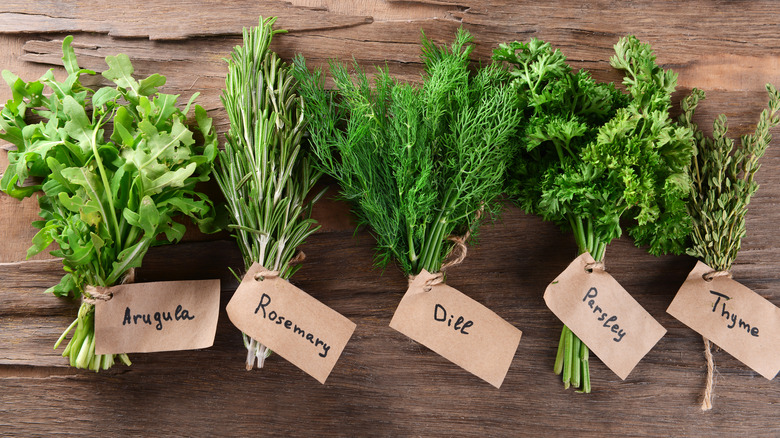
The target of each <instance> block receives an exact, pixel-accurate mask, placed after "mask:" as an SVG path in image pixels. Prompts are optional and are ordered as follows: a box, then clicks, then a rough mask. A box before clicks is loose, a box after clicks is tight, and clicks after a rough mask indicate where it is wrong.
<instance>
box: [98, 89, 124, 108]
mask: <svg viewBox="0 0 780 438" xmlns="http://www.w3.org/2000/svg"><path fill="white" fill-rule="evenodd" d="M121 95H122V94H121V93H120V92H119V91H118V90H117V89H116V88H111V87H103V88H101V89H99V90H97V91H96V92H95V94H94V95H92V105H93V106H94V107H101V106H103V105H105V104H106V103H107V102H109V101H112V100H116V99H117V98H119V96H121Z"/></svg>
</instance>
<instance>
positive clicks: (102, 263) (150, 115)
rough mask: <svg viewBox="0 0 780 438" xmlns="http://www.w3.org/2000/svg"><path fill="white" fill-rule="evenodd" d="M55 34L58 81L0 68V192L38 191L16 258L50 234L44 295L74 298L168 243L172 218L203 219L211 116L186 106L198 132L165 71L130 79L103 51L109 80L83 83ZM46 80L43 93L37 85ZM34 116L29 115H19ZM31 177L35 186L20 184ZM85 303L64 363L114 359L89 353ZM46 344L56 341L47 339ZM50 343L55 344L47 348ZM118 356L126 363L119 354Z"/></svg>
mask: <svg viewBox="0 0 780 438" xmlns="http://www.w3.org/2000/svg"><path fill="white" fill-rule="evenodd" d="M72 40H73V38H72V37H70V36H69V37H67V38H65V40H64V41H63V44H62V50H63V57H62V60H63V63H64V65H65V70H66V71H67V73H68V77H67V78H66V79H65V81H63V82H58V81H57V80H56V79H55V78H54V74H53V72H52V71H49V72H48V73H46V74H45V75H44V76H43V77H41V79H40V80H38V81H35V82H25V81H23V80H22V79H20V78H18V77H16V76H15V75H13V74H12V73H10V72H8V71H4V72H3V77H4V78H5V80H6V82H8V84H9V85H10V87H11V89H12V91H13V97H12V99H11V100H9V101H8V102H7V103H6V105H5V108H3V110H2V112H0V138H3V139H5V140H8V141H10V142H11V143H13V144H15V145H16V147H17V150H15V151H11V152H9V154H8V159H9V162H10V166H9V167H8V169H7V170H6V171H5V173H4V175H3V178H2V180H1V181H0V189H2V190H3V191H4V192H6V193H8V194H9V195H11V196H13V197H16V198H20V199H21V198H24V197H26V196H31V195H32V194H34V193H36V192H37V191H39V190H42V191H43V193H42V194H40V195H39V196H38V202H39V204H40V208H41V210H40V216H41V217H42V218H43V220H41V221H38V222H36V223H35V224H34V225H36V226H37V227H38V228H40V231H39V232H38V233H37V234H36V235H35V237H34V238H33V246H32V247H31V248H30V249H29V251H28V257H29V256H33V255H35V254H37V253H39V252H41V251H43V250H44V249H46V248H47V247H49V245H51V244H52V243H56V244H57V245H58V246H59V248H58V249H56V250H53V251H51V254H52V255H54V256H56V257H62V259H63V268H64V270H65V271H66V272H67V274H65V276H63V278H62V280H61V281H60V283H59V284H58V285H56V286H54V287H52V288H51V289H49V290H48V291H47V292H52V293H54V294H55V295H58V296H71V297H74V298H75V297H80V296H82V295H84V294H85V292H84V289H85V287H86V286H87V285H92V286H112V285H114V284H116V283H118V282H119V281H120V280H121V279H122V278H123V276H124V275H125V274H126V273H127V272H128V270H129V269H131V268H134V267H138V266H141V261H142V259H143V256H144V254H146V252H147V250H148V249H149V247H150V246H152V245H157V244H163V243H169V242H175V241H178V240H179V239H181V237H182V236H183V235H184V231H185V226H184V225H183V224H181V223H178V222H176V221H175V220H174V218H175V217H176V216H178V215H186V216H189V217H190V218H192V219H193V220H194V221H195V222H196V223H198V225H200V226H201V228H202V229H204V230H206V229H208V228H210V227H211V225H212V221H213V209H212V204H211V202H210V201H209V199H208V198H207V197H206V196H205V195H204V194H202V193H199V192H197V191H196V190H195V188H194V187H195V184H196V183H198V182H201V181H206V180H208V174H209V172H210V171H211V167H212V162H213V160H214V158H215V157H216V154H217V140H216V135H215V133H214V130H213V128H212V125H211V119H210V118H209V117H208V116H207V115H206V111H205V110H204V109H203V108H201V107H200V106H197V105H196V106H195V118H196V120H197V123H198V128H199V133H200V136H201V137H202V138H203V140H201V141H197V140H196V139H195V136H194V133H193V132H192V131H190V130H189V129H188V128H187V126H186V125H185V123H186V115H187V113H188V111H189V107H190V104H191V103H192V100H194V99H195V97H196V96H193V97H192V99H191V100H190V104H188V105H187V109H185V110H184V111H181V110H180V109H178V108H177V107H176V101H177V98H178V96H175V95H169V94H163V93H159V92H158V91H157V88H158V87H160V86H162V85H164V84H165V77H163V76H160V75H158V74H153V75H151V76H149V77H147V78H145V79H143V80H141V81H138V80H136V79H134V78H133V76H132V75H133V66H132V65H131V63H130V60H129V58H128V57H127V56H126V55H123V54H120V55H117V56H108V57H107V58H106V63H107V64H108V67H109V69H108V70H106V71H105V72H103V77H105V78H106V79H108V80H110V81H111V82H113V83H114V84H115V85H114V86H106V87H103V88H100V89H98V90H96V91H93V90H91V89H88V88H86V87H84V86H83V85H82V84H81V82H80V78H81V76H82V75H85V74H88V75H93V74H95V73H94V72H93V71H89V70H84V69H80V68H79V67H78V64H77V63H76V56H75V53H74V50H73V48H72V47H71V41H72ZM46 87H48V88H49V89H50V91H51V94H49V95H48V96H47V95H45V94H44V90H45V88H46ZM30 114H32V115H35V116H37V117H38V118H39V119H41V121H40V122H38V123H33V124H27V123H26V121H25V118H26V117H27V116H28V115H30ZM28 178H33V179H34V180H35V181H37V183H36V184H33V185H29V186H25V185H23V183H24V181H25V180H26V179H28ZM93 313H94V307H93V306H92V305H90V304H87V303H83V304H82V307H81V309H80V310H79V317H78V319H77V320H76V321H74V323H73V324H72V325H71V327H69V328H68V330H67V331H66V332H65V333H63V336H62V337H61V338H60V341H62V340H63V339H64V338H65V336H66V335H67V334H68V333H69V332H70V331H71V330H72V329H74V328H75V329H76V331H75V333H74V336H73V337H72V338H71V340H70V343H69V344H68V346H67V347H66V349H65V353H64V355H65V356H68V357H70V362H71V365H73V366H77V367H79V368H91V369H93V370H96V371H97V370H98V369H100V368H108V367H110V366H111V365H112V364H113V362H114V356H113V355H95V354H94V325H93ZM60 341H58V344H59V342H60ZM55 348H56V347H55ZM121 358H122V360H123V361H125V362H126V363H128V364H129V361H128V360H127V356H125V355H122V356H121Z"/></svg>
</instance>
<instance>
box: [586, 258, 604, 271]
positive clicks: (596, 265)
mask: <svg viewBox="0 0 780 438" xmlns="http://www.w3.org/2000/svg"><path fill="white" fill-rule="evenodd" d="M594 269H596V270H599V271H606V270H607V266H606V265H605V264H604V261H603V260H602V261H599V262H593V263H588V264H587V265H585V270H586V271H588V272H593V270H594Z"/></svg>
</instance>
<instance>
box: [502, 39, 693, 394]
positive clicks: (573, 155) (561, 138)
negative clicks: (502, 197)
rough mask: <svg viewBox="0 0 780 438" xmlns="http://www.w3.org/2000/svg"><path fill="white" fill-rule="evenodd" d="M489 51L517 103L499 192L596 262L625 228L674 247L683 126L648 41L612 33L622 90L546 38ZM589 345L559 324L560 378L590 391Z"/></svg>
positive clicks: (682, 220)
mask: <svg viewBox="0 0 780 438" xmlns="http://www.w3.org/2000/svg"><path fill="white" fill-rule="evenodd" d="M493 59H495V60H498V61H505V62H507V63H509V64H510V65H512V66H513V69H512V70H511V75H512V81H511V85H512V87H513V88H514V89H515V90H516V92H517V93H518V95H519V97H520V99H521V101H522V102H523V103H524V104H525V115H526V118H525V121H524V125H523V127H522V129H521V133H520V142H521V143H522V144H523V145H524V147H523V148H521V151H520V153H519V154H518V156H517V157H516V158H517V159H516V162H515V166H514V168H513V169H512V170H513V173H512V175H511V176H510V184H509V189H508V192H509V193H510V195H511V196H512V197H513V198H514V199H515V200H516V201H517V202H518V203H519V205H520V206H521V207H522V208H523V209H524V210H526V211H528V212H531V213H535V214H538V215H541V216H542V217H543V218H544V219H546V220H550V221H553V222H555V223H557V224H559V225H560V226H562V227H563V228H566V229H571V230H572V231H573V232H574V238H575V241H576V243H577V247H578V249H579V251H580V253H582V252H585V251H587V252H589V253H590V254H591V256H593V258H594V259H595V260H596V261H601V260H602V259H603V257H604V252H605V249H606V246H607V245H608V244H609V243H610V242H611V241H612V240H613V239H615V238H618V237H620V235H621V234H622V226H621V219H622V218H631V219H633V223H632V224H631V225H629V226H628V231H629V233H630V234H631V235H632V236H633V237H634V239H635V241H636V242H637V244H647V245H649V250H650V252H651V253H653V254H659V253H664V252H675V253H679V252H681V251H683V250H684V239H685V237H686V236H687V235H688V233H689V232H690V226H691V222H690V219H689V218H688V214H687V211H686V200H687V197H688V196H689V194H690V177H689V175H688V165H689V163H690V160H691V157H692V155H693V153H694V150H693V145H692V139H693V135H692V133H691V131H690V129H688V128H686V127H682V126H677V125H676V124H675V123H674V121H673V120H672V119H670V117H669V109H670V108H671V94H672V93H673V92H674V90H675V86H676V83H677V76H676V74H675V73H673V72H672V71H670V70H664V69H662V68H660V67H659V66H658V65H657V64H656V62H655V55H654V54H653V51H652V49H651V47H650V46H649V45H647V44H642V43H640V42H639V41H638V40H637V39H636V38H635V37H633V36H628V37H625V38H622V39H620V41H619V42H618V43H617V44H616V45H615V56H613V57H612V58H611V59H610V64H611V65H612V66H613V67H615V68H617V69H619V70H622V71H624V72H625V78H624V82H623V83H624V85H625V86H626V88H627V90H628V93H627V94H624V93H622V92H620V91H619V90H617V89H616V88H615V87H614V86H613V85H612V84H600V83H596V82H595V81H594V80H593V79H592V78H591V77H590V75H589V74H588V73H587V72H585V71H582V70H581V71H577V72H575V71H572V69H571V67H570V66H569V65H567V64H566V58H565V56H564V55H563V54H562V53H561V52H560V51H559V50H554V49H552V47H551V46H550V44H549V43H545V42H542V41H539V40H536V39H534V40H531V41H530V42H528V43H520V42H513V43H511V44H501V45H500V46H499V48H498V49H496V50H495V51H494V55H493ZM588 356H589V351H588V348H587V347H586V346H585V345H584V344H582V343H581V342H580V340H579V339H578V338H577V337H576V336H574V334H573V333H572V332H571V331H570V330H568V328H567V327H565V326H564V329H563V332H562V334H561V339H560V343H559V349H558V354H557V357H556V361H555V372H556V373H558V374H560V373H563V381H564V385H565V386H566V387H567V388H568V387H569V385H570V384H572V385H573V386H575V387H581V388H582V391H583V392H590V376H589V367H588Z"/></svg>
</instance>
